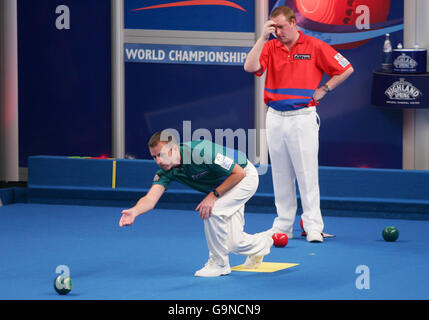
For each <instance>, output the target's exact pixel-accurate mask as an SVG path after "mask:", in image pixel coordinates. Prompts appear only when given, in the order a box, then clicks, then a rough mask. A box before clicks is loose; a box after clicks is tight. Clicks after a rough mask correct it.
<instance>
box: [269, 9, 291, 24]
mask: <svg viewBox="0 0 429 320" xmlns="http://www.w3.org/2000/svg"><path fill="white" fill-rule="evenodd" d="M280 15H284V16H285V17H286V19H287V21H289V22H292V19H295V21H296V17H295V12H294V11H293V10H292V9H291V8H289V7H288V6H278V7H276V8H275V9H274V10H273V11H272V12H271V13H270V18H275V17H278V16H280Z"/></svg>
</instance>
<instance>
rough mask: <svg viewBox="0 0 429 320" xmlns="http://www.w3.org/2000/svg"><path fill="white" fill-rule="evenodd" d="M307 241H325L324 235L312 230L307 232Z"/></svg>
mask: <svg viewBox="0 0 429 320" xmlns="http://www.w3.org/2000/svg"><path fill="white" fill-rule="evenodd" d="M307 241H308V242H323V236H322V234H321V233H320V232H318V231H314V230H310V231H308V232H307Z"/></svg>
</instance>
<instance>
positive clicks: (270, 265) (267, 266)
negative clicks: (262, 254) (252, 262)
mask: <svg viewBox="0 0 429 320" xmlns="http://www.w3.org/2000/svg"><path fill="white" fill-rule="evenodd" d="M297 265H299V263H277V262H262V264H261V265H260V266H259V267H257V268H254V269H248V268H245V267H244V266H243V265H242V264H240V265H239V266H235V267H232V268H231V270H233V271H246V272H276V271H280V270H284V269H287V268H292V267H295V266H297Z"/></svg>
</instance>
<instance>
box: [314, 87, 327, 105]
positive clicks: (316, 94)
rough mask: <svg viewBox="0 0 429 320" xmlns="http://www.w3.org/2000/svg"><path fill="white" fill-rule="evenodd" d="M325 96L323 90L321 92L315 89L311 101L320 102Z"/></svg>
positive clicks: (319, 89)
mask: <svg viewBox="0 0 429 320" xmlns="http://www.w3.org/2000/svg"><path fill="white" fill-rule="evenodd" d="M325 95H326V91H325V90H323V88H318V89H316V91H314V94H313V100H314V101H315V102H319V101H320V100H322V99H323V97H324V96H325Z"/></svg>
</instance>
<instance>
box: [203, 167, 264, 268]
mask: <svg viewBox="0 0 429 320" xmlns="http://www.w3.org/2000/svg"><path fill="white" fill-rule="evenodd" d="M244 170H245V172H246V176H245V177H244V178H243V180H241V181H240V182H239V183H238V184H237V185H236V186H234V187H233V188H232V189H231V190H229V191H228V192H226V193H225V194H223V195H222V197H220V198H219V199H217V200H216V202H215V205H214V207H213V210H212V216H211V217H210V218H209V219H206V220H204V232H205V236H206V241H207V246H208V249H209V252H210V259H214V260H215V261H216V262H217V263H218V264H219V265H221V266H226V265H229V254H230V253H234V254H240V255H245V256H250V255H254V254H259V253H260V254H263V255H265V254H268V253H269V251H268V252H264V250H267V245H266V244H267V242H266V239H265V238H264V236H263V235H262V234H248V233H245V232H244V231H243V230H244V206H245V203H246V202H247V201H248V200H249V199H250V198H251V197H252V196H253V194H254V193H255V192H256V189H257V188H258V183H259V177H258V173H257V171H256V169H255V167H254V166H253V164H252V163H250V162H249V161H248V163H247V166H246V168H245V169H244ZM268 250H269V248H268Z"/></svg>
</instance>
